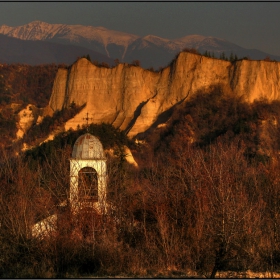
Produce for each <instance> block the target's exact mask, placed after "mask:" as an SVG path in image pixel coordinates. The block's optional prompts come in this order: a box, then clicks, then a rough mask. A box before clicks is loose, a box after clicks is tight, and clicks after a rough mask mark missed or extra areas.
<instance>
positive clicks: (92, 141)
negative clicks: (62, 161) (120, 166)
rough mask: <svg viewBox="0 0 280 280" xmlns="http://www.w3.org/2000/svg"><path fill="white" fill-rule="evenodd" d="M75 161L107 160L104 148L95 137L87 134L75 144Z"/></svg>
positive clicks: (73, 154) (73, 156)
mask: <svg viewBox="0 0 280 280" xmlns="http://www.w3.org/2000/svg"><path fill="white" fill-rule="evenodd" d="M72 158H75V159H105V156H104V151H103V146H102V144H101V142H100V141H99V140H98V138H96V137H95V136H93V135H91V134H89V133H86V134H83V135H81V136H80V137H79V138H78V139H77V140H76V142H75V144H74V147H73V152H72Z"/></svg>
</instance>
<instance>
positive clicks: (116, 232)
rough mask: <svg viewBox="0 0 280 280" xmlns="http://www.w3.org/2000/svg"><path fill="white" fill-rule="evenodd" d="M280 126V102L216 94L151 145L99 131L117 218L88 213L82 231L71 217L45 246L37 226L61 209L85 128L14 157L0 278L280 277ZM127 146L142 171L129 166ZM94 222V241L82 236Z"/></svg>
mask: <svg viewBox="0 0 280 280" xmlns="http://www.w3.org/2000/svg"><path fill="white" fill-rule="evenodd" d="M279 122H280V102H279V101H273V102H268V101H266V100H261V101H256V102H253V103H251V104H249V103H247V102H245V101H243V99H242V97H236V96H234V95H228V94H225V93H224V92H223V91H221V90H220V89H217V88H213V89H212V91H211V92H210V93H208V94H205V93H203V92H201V93H198V94H197V95H195V96H193V97H192V98H191V99H190V100H189V101H188V102H185V103H182V104H181V105H180V106H178V107H177V108H176V109H174V111H173V113H172V115H171V118H170V119H169V121H168V122H167V124H166V126H163V127H161V128H157V129H153V130H150V131H147V132H146V134H145V135H143V138H142V141H144V143H143V144H139V143H138V144H137V143H133V142H131V141H129V140H128V139H127V138H126V136H125V134H124V133H123V132H121V131H119V130H118V129H116V128H114V127H113V126H111V125H110V124H101V125H91V126H90V127H89V128H88V129H89V132H90V133H92V134H94V135H96V136H97V137H99V139H100V140H101V142H102V143H103V145H104V148H105V149H106V154H107V158H108V160H107V163H108V200H109V202H110V203H111V204H112V205H113V206H114V207H113V208H112V212H111V213H109V214H108V215H107V216H105V217H102V218H98V219H97V218H96V216H94V215H92V216H91V215H90V214H88V216H87V215H85V216H84V217H81V219H80V220H79V223H78V224H76V225H75V226H74V225H73V224H72V222H71V217H69V219H66V220H65V222H64V224H63V225H61V229H60V231H59V232H58V233H57V234H54V235H51V236H50V237H49V238H45V239H36V238H32V237H31V233H30V227H31V225H32V224H33V223H34V221H38V220H40V219H42V218H43V217H47V216H48V215H50V214H52V213H54V212H55V211H58V209H61V206H58V205H60V203H61V202H63V201H64V200H65V199H66V198H67V193H68V190H69V158H70V157H71V152H72V147H73V144H74V142H75V140H76V139H77V138H78V136H79V135H81V134H83V133H85V131H86V130H85V128H83V129H81V130H78V131H68V132H63V133H61V134H59V135H57V136H56V137H55V139H54V140H53V141H49V142H47V143H44V144H42V145H41V146H40V147H37V148H34V149H33V150H30V151H28V152H26V153H22V154H21V155H20V156H18V157H12V156H11V154H10V153H5V151H4V150H3V151H2V154H1V157H0V180H1V186H2V187H1V195H0V197H1V203H0V207H1V208H0V209H1V210H0V213H1V216H0V222H1V227H0V231H1V234H0V236H1V238H0V244H1V248H2V253H1V258H0V275H1V277H80V276H85V275H91V276H107V277H108V276H127V277H139V276H142V277H148V276H152V277H161V276H162V277H163V276H169V277H180V276H185V277H186V276H196V275H197V276H199V277H215V276H217V275H218V274H217V273H218V272H221V271H233V272H235V273H236V275H237V276H238V275H239V276H240V275H241V276H242V275H243V277H245V276H246V274H244V273H245V272H246V271H248V270H251V271H269V272H270V275H269V276H270V277H273V275H274V273H276V272H279V271H280V234H279V233H280V228H279V225H280V220H279V219H280V218H279V217H280V205H279V203H280V175H279V168H280V157H279V143H280V135H279V131H280V130H279ZM29 137H31V136H30V135H29ZM123 145H128V146H129V148H130V149H131V150H132V152H133V154H134V156H135V158H136V159H137V162H138V164H139V168H138V169H136V168H134V167H133V166H131V165H130V164H129V163H127V162H126V161H125V157H126V154H125V153H124V150H123V148H122V147H123ZM110 149H113V150H114V153H113V154H112V153H110ZM93 217H94V218H93ZM92 219H94V223H93V224H94V225H93V228H92V230H93V232H94V234H95V235H94V236H95V237H94V241H87V239H83V238H82V239H79V238H77V235H75V230H76V229H77V228H79V229H80V230H81V231H82V232H84V231H85V225H86V221H88V220H92ZM238 273H239V274H238ZM241 273H243V274H241ZM244 275H245V276H244Z"/></svg>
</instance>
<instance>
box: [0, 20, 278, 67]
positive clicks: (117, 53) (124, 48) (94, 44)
mask: <svg viewBox="0 0 280 280" xmlns="http://www.w3.org/2000/svg"><path fill="white" fill-rule="evenodd" d="M0 34H3V35H7V36H9V37H15V38H18V39H21V40H34V41H35V40H40V41H46V42H54V43H59V44H63V45H68V44H71V45H77V46H81V47H84V48H87V49H90V50H93V51H95V52H98V53H101V54H103V55H105V56H107V57H108V58H110V59H113V60H114V59H119V60H120V61H121V62H126V63H131V62H132V61H133V60H140V62H141V65H142V66H143V67H144V68H149V67H154V68H159V67H164V66H166V65H167V64H168V63H169V62H170V61H171V60H172V59H173V57H174V56H175V55H176V54H177V53H178V52H180V51H182V50H183V49H184V48H195V49H197V50H198V51H199V52H200V53H204V52H205V51H208V52H211V53H213V54H215V55H216V57H219V56H220V55H221V54H222V53H224V54H225V55H226V56H228V57H229V56H230V54H231V53H233V54H236V55H237V56H238V57H244V56H247V57H250V58H251V59H264V58H265V57H267V56H269V57H270V58H271V59H275V60H280V56H275V55H270V54H268V53H265V52H262V51H259V50H256V49H252V50H251V49H246V48H243V47H241V46H238V45H236V44H234V43H231V42H229V41H227V40H224V39H220V38H216V37H212V36H208V37H206V36H202V35H188V36H184V37H181V38H178V39H166V38H161V37H159V36H156V35H152V34H149V35H146V36H143V37H140V36H138V35H134V34H129V33H125V32H121V31H115V30H109V29H107V28H105V27H102V26H99V27H94V26H90V25H88V26H84V25H67V24H49V23H46V22H41V21H34V22H31V23H28V24H25V25H22V26H15V27H10V26H7V25H2V26H0Z"/></svg>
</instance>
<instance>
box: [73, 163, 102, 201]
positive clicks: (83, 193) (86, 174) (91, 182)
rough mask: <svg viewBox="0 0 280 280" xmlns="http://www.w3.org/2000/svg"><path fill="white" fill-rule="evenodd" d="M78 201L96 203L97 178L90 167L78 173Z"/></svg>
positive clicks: (94, 171)
mask: <svg viewBox="0 0 280 280" xmlns="http://www.w3.org/2000/svg"><path fill="white" fill-rule="evenodd" d="M78 189H79V200H80V201H92V202H95V201H98V176H97V172H96V170H95V169H94V168H92V167H84V168H82V169H81V170H80V171H79V180H78Z"/></svg>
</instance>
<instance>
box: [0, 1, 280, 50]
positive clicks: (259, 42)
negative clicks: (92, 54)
mask: <svg viewBox="0 0 280 280" xmlns="http://www.w3.org/2000/svg"><path fill="white" fill-rule="evenodd" d="M34 20H40V21H45V22H48V23H65V24H82V25H92V26H103V27H106V28H108V29H112V30H119V31H123V32H127V33H132V34H136V35H139V36H145V35H149V34H152V35H156V36H160V37H163V38H167V39H174V38H180V37H184V36H187V35H193V34H199V35H204V36H213V37H218V38H222V39H226V40H228V41H230V42H233V43H235V44H237V45H240V46H242V47H245V48H256V49H259V50H262V51H264V52H267V53H270V54H275V55H280V31H279V28H280V2H208V3H207V2H142V3H141V2H0V25H2V24H6V25H9V26H18V25H23V24H26V23H29V22H31V21H34Z"/></svg>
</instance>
